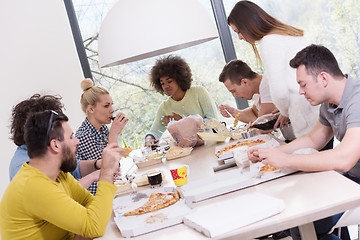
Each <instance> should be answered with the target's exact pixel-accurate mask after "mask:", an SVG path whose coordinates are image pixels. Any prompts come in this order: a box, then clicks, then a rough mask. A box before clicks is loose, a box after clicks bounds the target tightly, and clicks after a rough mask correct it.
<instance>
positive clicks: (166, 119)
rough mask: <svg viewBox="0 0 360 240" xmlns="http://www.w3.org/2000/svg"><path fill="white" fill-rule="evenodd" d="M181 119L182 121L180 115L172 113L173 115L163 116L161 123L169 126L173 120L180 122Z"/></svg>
mask: <svg viewBox="0 0 360 240" xmlns="http://www.w3.org/2000/svg"><path fill="white" fill-rule="evenodd" d="M180 119H182V117H181V116H180V115H179V114H177V113H174V112H172V115H165V116H162V118H161V123H162V124H163V125H164V126H167V125H168V123H169V122H170V121H171V120H175V121H179V120H180Z"/></svg>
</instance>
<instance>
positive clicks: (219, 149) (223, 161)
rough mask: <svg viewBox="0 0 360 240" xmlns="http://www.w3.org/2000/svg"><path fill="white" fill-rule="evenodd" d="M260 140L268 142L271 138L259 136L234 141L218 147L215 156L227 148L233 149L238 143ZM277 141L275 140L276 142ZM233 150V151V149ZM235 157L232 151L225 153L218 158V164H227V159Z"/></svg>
mask: <svg viewBox="0 0 360 240" xmlns="http://www.w3.org/2000/svg"><path fill="white" fill-rule="evenodd" d="M258 139H263V140H266V141H270V140H271V139H273V138H271V137H270V136H269V135H264V134H262V135H258V136H255V137H251V138H248V139H242V140H239V141H232V142H230V143H227V144H223V145H220V146H217V147H216V148H215V154H216V153H218V152H219V151H221V150H222V149H224V148H226V147H231V146H232V145H235V144H237V143H241V142H244V141H256V140H258ZM274 141H275V140H274ZM260 145H261V144H259V145H257V146H260ZM232 150H233V149H232ZM233 157H234V155H233V153H232V151H224V152H223V153H222V154H220V156H219V157H218V162H219V164H224V163H226V162H225V160H226V159H231V158H233Z"/></svg>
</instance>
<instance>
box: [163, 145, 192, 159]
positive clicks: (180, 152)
mask: <svg viewBox="0 0 360 240" xmlns="http://www.w3.org/2000/svg"><path fill="white" fill-rule="evenodd" d="M192 150H193V148H192V147H186V148H182V147H180V146H174V147H171V148H170V149H169V150H168V151H167V153H166V159H167V160H173V159H176V158H181V157H185V156H188V155H190V154H191V151H192Z"/></svg>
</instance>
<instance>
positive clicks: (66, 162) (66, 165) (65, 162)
mask: <svg viewBox="0 0 360 240" xmlns="http://www.w3.org/2000/svg"><path fill="white" fill-rule="evenodd" d="M76 166H77V162H76V160H75V154H74V153H72V152H71V149H70V148H69V147H68V146H65V145H64V147H63V152H62V161H61V166H60V170H61V171H63V172H73V171H74V170H75V169H76Z"/></svg>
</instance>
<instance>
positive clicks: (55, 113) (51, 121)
mask: <svg viewBox="0 0 360 240" xmlns="http://www.w3.org/2000/svg"><path fill="white" fill-rule="evenodd" d="M49 111H50V112H51V115H50V119H49V126H48V128H47V131H46V139H47V144H48V146H50V139H49V133H50V130H51V127H52V124H53V121H54V115H56V116H59V114H58V113H57V112H55V111H54V110H49Z"/></svg>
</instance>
